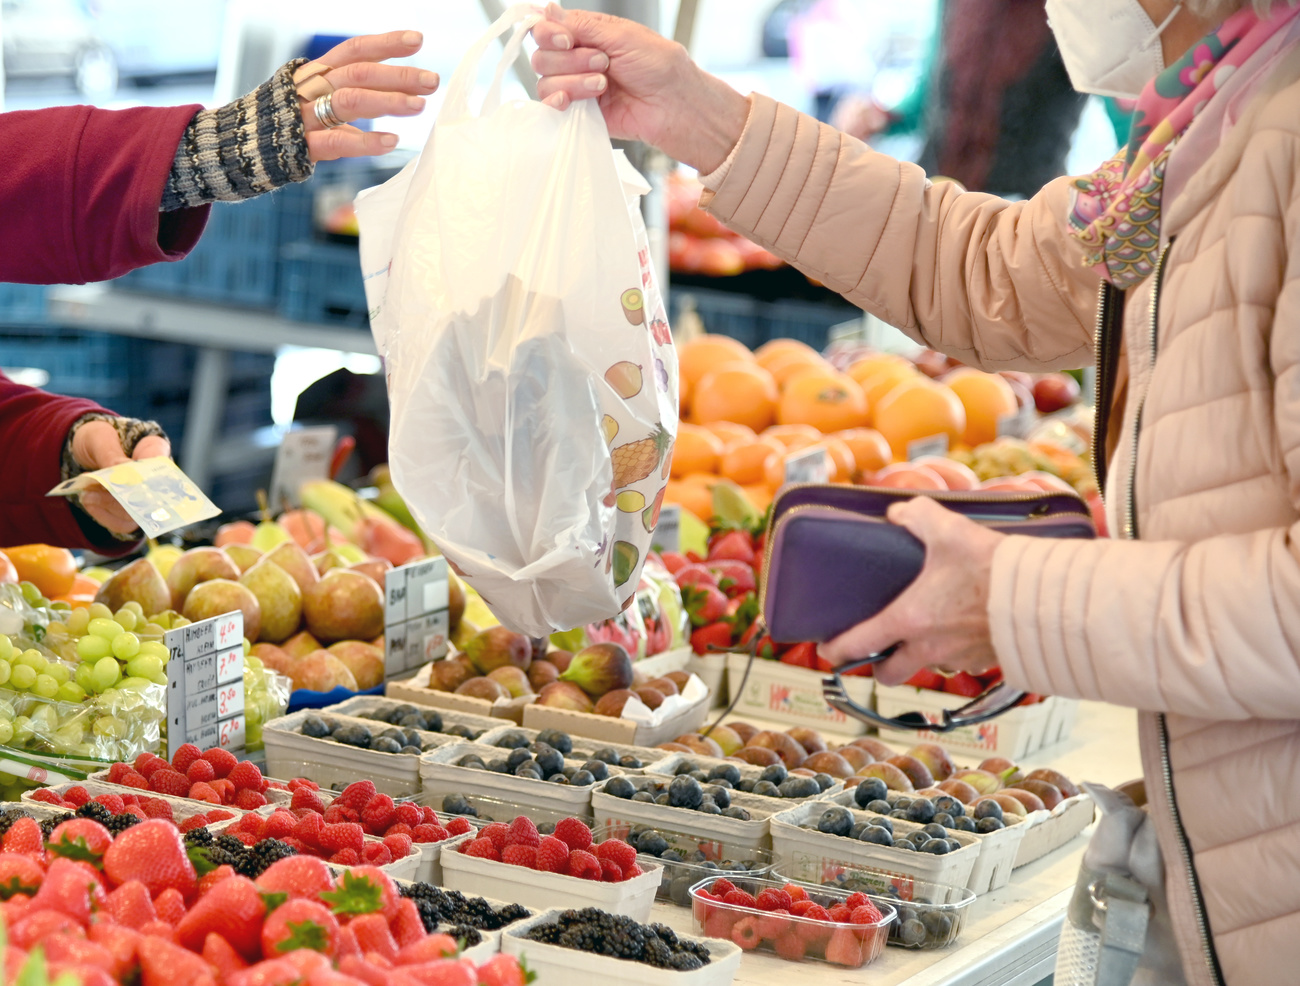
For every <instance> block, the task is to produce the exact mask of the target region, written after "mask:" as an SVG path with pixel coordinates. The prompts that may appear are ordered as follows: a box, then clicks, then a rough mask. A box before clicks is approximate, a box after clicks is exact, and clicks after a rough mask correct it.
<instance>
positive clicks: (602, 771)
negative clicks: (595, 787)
mask: <svg viewBox="0 0 1300 986" xmlns="http://www.w3.org/2000/svg"><path fill="white" fill-rule="evenodd" d="M582 769H583V770H585V771H586V772H587V773H589V774H590V775H591V776H592V777H594V778H595V779H596V780H598V781H603V780H605V779H606V778H608V777H609V764H608V763H607V762H606V761H604V760H601V759H599V758H592V759H591V760H588V761H587V762H586V763H584V764H583V765H582Z"/></svg>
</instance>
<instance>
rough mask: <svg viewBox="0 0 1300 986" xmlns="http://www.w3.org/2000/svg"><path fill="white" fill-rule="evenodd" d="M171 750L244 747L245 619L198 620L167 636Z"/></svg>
mask: <svg viewBox="0 0 1300 986" xmlns="http://www.w3.org/2000/svg"><path fill="white" fill-rule="evenodd" d="M164 641H165V644H166V647H167V649H168V650H169V651H170V652H171V659H170V660H169V662H168V664H167V747H168V756H169V757H170V756H173V755H174V754H175V752H176V750H177V749H179V748H180V747H181V745H182V744H184V743H194V744H195V745H196V746H198V747H199V748H200V749H204V750H206V749H209V748H211V747H213V746H216V745H218V743H220V745H221V746H223V747H226V748H229V749H231V750H232V751H238V750H242V749H243V744H244V615H243V614H242V613H240V612H234V613H226V614H224V615H222V616H214V617H213V618H212V619H209V620H200V621H199V622H197V623H191V624H190V625H189V626H185V627H181V628H179V629H177V630H169V631H167V634H166V636H165V637H164Z"/></svg>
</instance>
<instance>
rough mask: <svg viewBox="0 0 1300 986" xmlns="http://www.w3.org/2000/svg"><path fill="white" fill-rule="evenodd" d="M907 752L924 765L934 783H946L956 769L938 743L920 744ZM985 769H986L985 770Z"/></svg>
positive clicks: (950, 758) (946, 752)
mask: <svg viewBox="0 0 1300 986" xmlns="http://www.w3.org/2000/svg"><path fill="white" fill-rule="evenodd" d="M907 752H908V754H909V755H911V756H914V757H916V759H917V760H920V761H921V763H923V764H925V766H926V767H927V768H928V769H929V771H930V774H931V775H932V776H933V777H934V779H935V780H936V781H946V780H947V779H948V778H949V777H951V776H952V772H953V771H954V770H956V769H957V768H956V766H954V764H953V762H952V757H950V756H949V755H948V751H947V750H945V749H944V748H943V747H942V746H940V745H939V744H938V743H921V744H919V745H917V746H914V747H912V748H911V749H910V750H908V751H907ZM987 769H988V768H987V767H986V768H985V770H987ZM994 773H996V771H994Z"/></svg>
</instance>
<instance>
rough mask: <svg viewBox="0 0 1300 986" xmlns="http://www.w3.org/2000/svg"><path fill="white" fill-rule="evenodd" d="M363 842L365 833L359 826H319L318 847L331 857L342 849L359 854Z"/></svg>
mask: <svg viewBox="0 0 1300 986" xmlns="http://www.w3.org/2000/svg"><path fill="white" fill-rule="evenodd" d="M365 840H366V833H365V832H364V831H363V830H362V828H361V826H360V825H355V824H352V823H350V822H342V823H340V824H338V825H322V826H321V833H320V847H321V849H322V850H323V851H324V852H326V853H327V854H329V855H331V856H332V855H334V854H335V853H336V852H340V851H342V850H344V849H352V850H354V851H356V852H361V849H362V846H364V845H365Z"/></svg>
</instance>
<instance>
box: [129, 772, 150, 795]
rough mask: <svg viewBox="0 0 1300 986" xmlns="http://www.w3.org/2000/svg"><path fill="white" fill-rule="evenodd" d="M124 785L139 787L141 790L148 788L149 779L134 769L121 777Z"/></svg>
mask: <svg viewBox="0 0 1300 986" xmlns="http://www.w3.org/2000/svg"><path fill="white" fill-rule="evenodd" d="M122 784H123V786H124V787H135V788H140V789H141V790H143V791H147V790H149V780H148V778H146V777H145V776H144V774H137V773H136V772H135V771H134V770H133V771H131V773H129V774H127V775H126V776H125V777H123V778H122Z"/></svg>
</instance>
